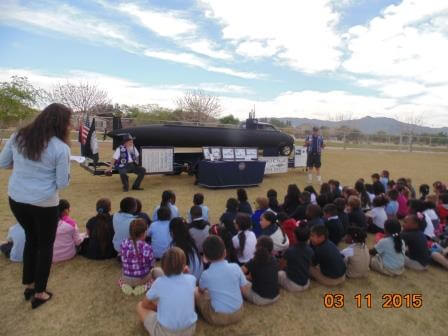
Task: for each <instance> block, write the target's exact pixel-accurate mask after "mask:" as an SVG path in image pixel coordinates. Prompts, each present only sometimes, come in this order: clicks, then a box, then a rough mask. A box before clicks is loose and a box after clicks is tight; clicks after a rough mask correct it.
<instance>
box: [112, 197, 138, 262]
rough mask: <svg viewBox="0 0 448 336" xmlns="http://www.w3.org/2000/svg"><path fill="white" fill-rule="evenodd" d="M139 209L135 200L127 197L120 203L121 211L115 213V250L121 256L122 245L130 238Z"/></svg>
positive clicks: (113, 240)
mask: <svg viewBox="0 0 448 336" xmlns="http://www.w3.org/2000/svg"><path fill="white" fill-rule="evenodd" d="M136 209H137V202H136V201H135V198H132V197H125V198H123V199H122V200H121V202H120V211H119V212H117V213H115V214H114V216H113V218H112V223H113V227H114V238H113V239H112V242H113V244H114V249H115V251H117V253H118V254H120V248H121V243H122V242H123V240H125V239H126V238H128V237H129V226H130V225H131V222H132V221H133V220H134V219H135V216H134V213H135V210H136Z"/></svg>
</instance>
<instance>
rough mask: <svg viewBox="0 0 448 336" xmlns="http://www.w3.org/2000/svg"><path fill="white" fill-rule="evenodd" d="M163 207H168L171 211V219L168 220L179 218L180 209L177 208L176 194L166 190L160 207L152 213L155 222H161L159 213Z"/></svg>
mask: <svg viewBox="0 0 448 336" xmlns="http://www.w3.org/2000/svg"><path fill="white" fill-rule="evenodd" d="M161 207H168V208H169V209H170V218H168V220H170V219H173V218H175V217H179V209H178V208H177V206H176V194H175V193H174V192H172V191H171V190H165V191H164V192H163V193H162V200H161V202H160V205H158V206H156V208H155V209H154V212H153V213H152V220H153V222H155V221H158V220H159V218H158V211H159V209H160V208H161Z"/></svg>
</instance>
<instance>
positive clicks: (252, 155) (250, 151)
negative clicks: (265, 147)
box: [245, 148, 258, 161]
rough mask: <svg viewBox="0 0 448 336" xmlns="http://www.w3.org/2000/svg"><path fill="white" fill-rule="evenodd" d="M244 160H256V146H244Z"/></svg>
mask: <svg viewBox="0 0 448 336" xmlns="http://www.w3.org/2000/svg"><path fill="white" fill-rule="evenodd" d="M245 160H246V161H253V160H258V148H246V158H245Z"/></svg>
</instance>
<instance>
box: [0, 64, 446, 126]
mask: <svg viewBox="0 0 448 336" xmlns="http://www.w3.org/2000/svg"><path fill="white" fill-rule="evenodd" d="M14 74H16V75H21V76H26V77H28V78H29V79H30V81H31V82H32V83H34V84H35V85H36V86H40V87H43V88H45V89H48V88H51V86H52V84H54V83H57V82H65V81H67V80H68V81H89V82H92V83H95V84H96V85H98V86H100V87H102V88H104V89H106V90H107V91H108V93H109V95H110V97H111V98H112V100H113V101H114V102H116V103H123V104H130V105H133V104H159V105H161V106H165V107H175V103H174V100H175V98H176V97H178V96H181V95H183V94H184V92H185V90H188V89H192V88H202V89H203V90H205V91H210V92H216V93H217V95H218V96H220V100H221V103H222V105H223V115H226V114H229V113H232V114H234V115H235V116H237V117H239V118H240V119H244V118H246V117H247V116H248V112H249V111H250V110H251V109H252V108H253V106H254V105H255V107H256V112H257V116H258V117H308V118H322V119H326V118H328V116H332V115H337V114H340V113H351V114H352V115H353V117H355V118H360V117H364V116H387V117H400V118H401V119H406V118H407V116H412V115H423V116H424V123H425V124H428V123H431V124H433V125H436V126H448V114H447V113H446V112H447V108H448V106H447V103H446V102H444V101H439V99H443V94H444V93H446V92H447V91H446V89H447V87H439V88H437V89H436V90H435V92H438V93H439V96H436V95H433V96H432V97H430V96H427V97H426V96H422V97H419V98H417V99H416V100H415V101H414V102H411V103H409V104H399V103H398V101H397V100H396V99H393V98H377V97H369V96H362V95H355V94H352V93H349V92H344V91H328V92H318V91H310V90H306V91H288V92H283V93H281V94H279V95H278V96H276V97H274V98H272V99H270V100H257V99H249V98H242V97H231V96H229V94H242V95H244V94H245V92H244V91H245V90H246V89H247V88H244V87H239V86H231V85H228V84H225V83H199V84H198V85H197V86H196V87H195V86H193V85H185V84H178V85H166V86H148V85H144V84H141V83H138V82H135V81H130V80H127V79H123V78H119V77H114V76H108V75H104V74H100V73H92V72H85V71H79V70H73V71H69V72H68V73H66V74H49V73H44V72H41V71H35V70H26V69H1V68H0V81H4V80H8V79H9V78H10V77H11V76H12V75H14Z"/></svg>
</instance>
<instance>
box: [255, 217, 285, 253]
mask: <svg viewBox="0 0 448 336" xmlns="http://www.w3.org/2000/svg"><path fill="white" fill-rule="evenodd" d="M260 226H261V234H262V235H265V236H269V237H271V239H272V241H273V243H274V248H273V251H274V254H276V255H280V254H281V253H282V252H283V251H285V250H286V249H287V248H288V247H289V239H288V236H287V235H286V234H285V232H283V230H282V228H281V227H280V226H279V225H278V224H277V216H276V215H275V214H274V213H273V212H272V211H269V210H268V211H266V212H264V213H263V214H262V215H261V218H260Z"/></svg>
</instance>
